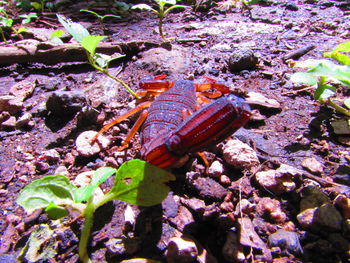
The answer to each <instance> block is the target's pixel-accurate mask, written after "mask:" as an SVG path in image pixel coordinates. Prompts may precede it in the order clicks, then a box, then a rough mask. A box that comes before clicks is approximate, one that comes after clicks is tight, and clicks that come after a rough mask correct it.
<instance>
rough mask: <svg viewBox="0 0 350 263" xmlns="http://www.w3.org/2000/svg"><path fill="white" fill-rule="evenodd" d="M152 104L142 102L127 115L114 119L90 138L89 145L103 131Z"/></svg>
mask: <svg viewBox="0 0 350 263" xmlns="http://www.w3.org/2000/svg"><path fill="white" fill-rule="evenodd" d="M151 104H152V102H151V101H146V102H143V103H141V104H139V105H137V106H136V107H135V108H133V109H132V110H129V111H128V112H127V113H125V114H123V115H121V116H119V117H118V118H116V119H115V120H113V121H111V122H110V123H108V124H106V125H105V126H103V127H102V129H101V130H100V131H99V132H98V133H97V134H96V135H95V136H94V138H92V140H91V144H93V143H94V142H95V141H96V140H97V138H98V136H100V135H101V134H102V133H104V132H105V131H107V130H108V129H110V128H111V127H113V126H114V125H116V124H118V123H120V122H122V121H123V120H125V119H127V118H129V117H130V116H131V115H134V114H135V113H137V112H139V111H141V110H144V109H145V108H149V106H151Z"/></svg>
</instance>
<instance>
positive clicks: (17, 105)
mask: <svg viewBox="0 0 350 263" xmlns="http://www.w3.org/2000/svg"><path fill="white" fill-rule="evenodd" d="M23 108H24V106H23V102H22V101H21V100H20V99H18V98H17V97H16V96H12V95H4V96H0V111H7V112H8V113H10V114H11V115H15V114H17V113H18V112H20V111H22V110H23Z"/></svg>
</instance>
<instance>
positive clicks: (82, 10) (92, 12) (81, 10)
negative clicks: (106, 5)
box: [80, 9, 101, 17]
mask: <svg viewBox="0 0 350 263" xmlns="http://www.w3.org/2000/svg"><path fill="white" fill-rule="evenodd" d="M80 12H85V13H89V14H92V15H95V16H97V17H101V16H100V15H99V14H97V13H96V12H94V11H91V10H87V9H80Z"/></svg>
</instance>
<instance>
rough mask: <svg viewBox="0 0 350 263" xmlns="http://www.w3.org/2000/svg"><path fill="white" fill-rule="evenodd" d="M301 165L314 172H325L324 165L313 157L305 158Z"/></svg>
mask: <svg viewBox="0 0 350 263" xmlns="http://www.w3.org/2000/svg"><path fill="white" fill-rule="evenodd" d="M301 165H302V166H303V167H304V168H305V169H306V170H308V171H309V172H311V173H313V174H321V173H322V172H323V165H322V164H321V163H320V162H319V161H317V160H316V159H315V158H313V157H309V158H305V159H304V160H303V161H302V163H301Z"/></svg>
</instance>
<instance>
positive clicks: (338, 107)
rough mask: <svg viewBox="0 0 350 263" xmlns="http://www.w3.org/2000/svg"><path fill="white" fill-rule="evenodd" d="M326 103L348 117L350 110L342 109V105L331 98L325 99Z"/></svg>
mask: <svg viewBox="0 0 350 263" xmlns="http://www.w3.org/2000/svg"><path fill="white" fill-rule="evenodd" d="M326 103H327V104H328V105H329V106H331V107H333V108H334V109H336V110H337V111H339V112H340V113H342V114H344V115H346V116H349V117H350V112H349V111H348V110H346V109H344V108H343V107H341V106H339V105H338V104H336V103H334V102H333V101H332V100H331V99H328V100H327V101H326Z"/></svg>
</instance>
